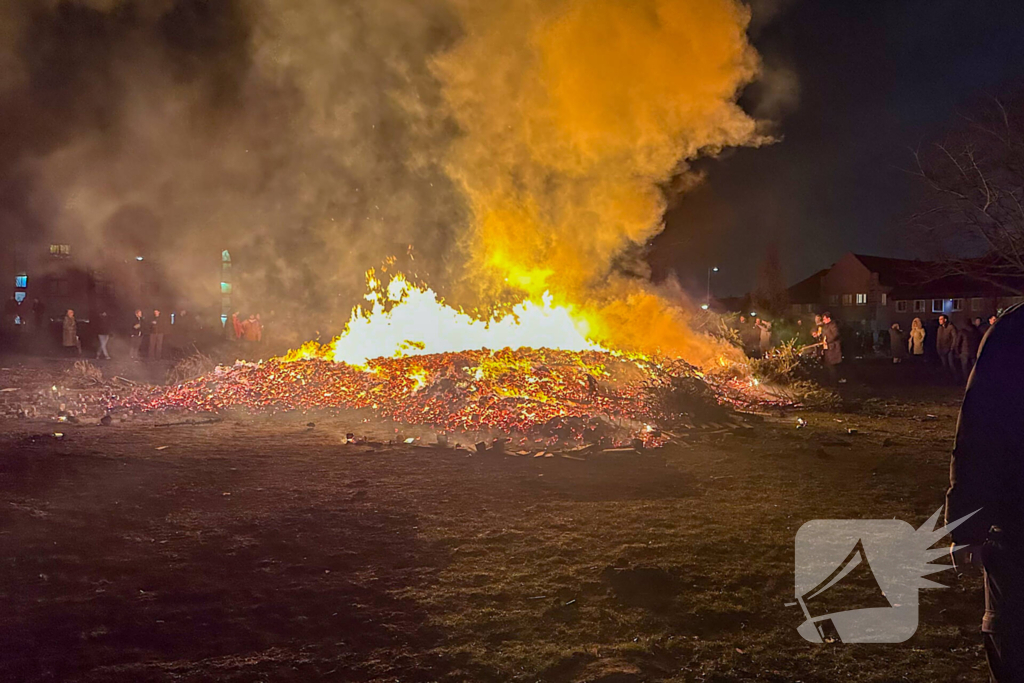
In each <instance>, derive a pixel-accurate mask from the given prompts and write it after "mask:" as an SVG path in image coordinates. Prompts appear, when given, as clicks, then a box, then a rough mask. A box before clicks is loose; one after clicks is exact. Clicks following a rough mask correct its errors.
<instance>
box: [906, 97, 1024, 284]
mask: <svg viewBox="0 0 1024 683" xmlns="http://www.w3.org/2000/svg"><path fill="white" fill-rule="evenodd" d="M913 158H914V165H913V166H912V167H911V168H910V169H908V172H909V173H910V174H911V175H913V176H915V177H917V178H919V179H920V180H921V182H922V185H923V187H924V189H925V191H926V194H925V201H924V206H923V207H922V210H920V211H919V212H917V213H915V214H914V215H913V216H912V217H911V224H912V226H913V228H914V230H913V232H912V234H913V236H914V238H915V239H921V240H924V244H926V245H928V246H929V247H930V248H932V249H933V250H934V251H935V252H936V253H935V254H934V255H935V256H936V257H937V259H938V262H939V263H940V267H941V273H936V275H939V274H960V275H966V276H969V277H972V278H974V279H977V280H981V281H984V282H988V283H991V284H994V285H997V286H999V287H1002V288H1005V289H1008V290H1012V291H1013V292H1015V293H1017V294H1024V98H1017V99H1016V100H1014V101H1013V102H1012V103H1010V102H1003V101H1000V100H992V101H991V102H990V103H988V104H987V105H986V106H984V107H981V108H979V110H978V111H977V114H976V115H973V116H970V117H963V120H962V124H961V125H960V127H959V128H957V129H956V130H954V131H951V132H950V133H948V134H947V135H946V136H945V137H944V138H943V139H941V140H939V141H937V142H933V143H930V144H928V145H925V146H923V147H922V148H919V149H917V150H914V151H913Z"/></svg>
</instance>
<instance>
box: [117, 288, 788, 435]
mask: <svg viewBox="0 0 1024 683" xmlns="http://www.w3.org/2000/svg"><path fill="white" fill-rule="evenodd" d="M368 284H369V293H368V294H367V295H366V300H367V305H366V306H359V307H356V309H355V310H353V312H352V316H351V319H350V320H349V323H348V324H347V325H346V327H345V329H344V331H343V332H342V334H341V335H339V336H338V337H337V338H336V339H334V340H333V341H332V342H331V343H330V344H326V345H322V346H321V345H319V344H316V343H314V342H311V343H308V344H306V345H304V346H303V347H301V348H300V349H297V350H294V351H291V352H289V353H288V354H286V355H285V356H283V357H280V358H272V359H270V360H268V361H260V362H258V363H251V362H243V361H239V362H237V363H236V364H235V365H234V366H231V367H221V368H218V369H217V370H216V371H215V372H214V373H211V374H208V375H205V376H203V377H200V378H198V379H195V380H192V381H189V382H184V383H182V384H179V385H177V386H173V387H160V388H150V389H142V390H140V391H138V392H136V393H135V394H134V395H133V396H131V397H130V398H129V399H128V400H126V401H122V402H121V403H120V404H119V405H118V406H116V407H117V408H122V409H129V410H138V411H143V412H148V411H153V410H164V409H185V410H189V411H194V412H220V411H222V410H225V409H231V408H242V409H245V410H248V411H252V412H267V411H269V412H277V411H310V410H318V411H319V410H328V411H333V410H368V411H370V412H371V413H372V414H373V415H374V416H375V417H377V418H378V419H381V420H391V421H394V422H396V423H401V424H407V425H423V426H428V427H432V428H435V429H438V430H440V431H442V432H445V433H454V434H456V435H460V434H461V435H463V437H462V438H469V439H476V438H481V437H483V436H487V437H494V436H495V435H501V436H504V437H508V438H511V439H512V441H513V445H518V446H519V447H523V448H527V449H533V448H544V449H548V448H553V447H556V446H559V447H566V446H570V447H571V446H577V445H581V444H596V445H602V444H603V445H608V446H620V445H623V444H636V445H639V444H642V445H644V446H653V445H659V444H661V443H663V442H664V440H665V439H666V438H667V434H669V433H671V431H672V430H678V429H680V428H681V425H689V426H690V427H692V426H693V425H694V423H695V422H698V423H700V422H704V423H706V422H713V421H714V420H715V419H722V416H724V415H725V413H726V411H725V410H724V408H723V406H725V407H728V406H745V405H750V404H751V403H753V402H763V401H765V400H766V396H764V395H758V396H755V393H756V391H755V390H754V389H753V387H752V386H751V385H750V384H749V383H748V382H746V381H744V380H741V379H740V378H739V376H738V375H737V374H736V373H735V372H730V371H729V369H730V366H731V363H729V362H727V361H726V360H725V358H724V357H722V358H720V359H719V362H718V363H716V364H715V365H716V367H715V368H714V369H715V371H716V373H717V374H714V375H710V376H709V375H707V374H705V372H703V371H701V370H700V369H699V368H697V367H695V366H693V365H691V364H689V363H687V362H685V361H683V360H681V359H678V358H671V357H666V356H652V355H646V354H642V353H636V352H631V353H627V352H623V351H613V350H607V349H604V348H602V347H601V346H600V345H599V344H598V343H597V342H596V341H595V340H593V339H590V338H588V322H587V320H586V319H585V318H584V317H583V316H582V315H580V314H579V313H578V312H577V311H576V310H575V309H574V308H573V307H571V306H568V305H555V304H554V303H553V301H552V298H551V297H550V296H549V295H546V296H544V297H543V298H542V300H541V301H539V302H535V301H529V300H527V301H524V302H522V303H520V304H518V305H516V306H514V307H513V308H512V310H511V311H510V312H509V313H508V314H506V315H503V316H498V317H492V318H491V319H480V318H478V317H474V316H472V315H470V314H469V313H466V312H465V311H462V310H457V309H455V308H453V307H451V306H448V305H446V304H445V303H444V302H443V301H441V300H440V299H439V298H438V297H437V296H436V295H435V294H434V292H433V291H431V290H430V289H429V288H426V287H422V286H416V285H414V284H412V283H411V282H409V280H408V279H406V278H405V277H403V276H401V275H394V276H393V277H392V278H391V280H390V282H389V284H388V285H387V286H382V284H381V282H380V280H378V279H377V278H376V276H375V275H374V273H373V272H372V271H371V272H370V273H369V274H368ZM691 334H692V333H691ZM768 400H770V399H768ZM709 416H712V417H709Z"/></svg>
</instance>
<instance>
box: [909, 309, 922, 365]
mask: <svg viewBox="0 0 1024 683" xmlns="http://www.w3.org/2000/svg"><path fill="white" fill-rule="evenodd" d="M925 335H926V332H925V331H924V325H922V324H921V319H920V318H914V321H913V322H912V323H910V334H909V335H908V338H907V350H908V351H910V355H911V356H913V357H914V359H915V360H921V359H923V358H924V338H925Z"/></svg>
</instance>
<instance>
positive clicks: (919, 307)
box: [789, 252, 1024, 332]
mask: <svg viewBox="0 0 1024 683" xmlns="http://www.w3.org/2000/svg"><path fill="white" fill-rule="evenodd" d="M789 295H790V307H791V315H792V316H793V317H798V316H800V315H807V314H808V313H811V312H818V313H820V312H823V311H826V310H827V311H829V312H830V313H832V315H833V317H835V318H836V319H837V320H841V321H842V322H843V323H844V324H846V325H849V326H852V327H855V328H860V329H863V330H865V331H867V330H870V331H873V332H878V331H880V330H884V329H887V328H888V327H889V326H891V325H892V324H893V323H899V324H900V325H901V326H902V327H903V328H904V329H906V328H909V326H910V323H911V322H912V321H913V319H914V318H921V320H922V321H926V320H928V319H931V318H937V317H938V316H939V315H947V316H949V318H950V320H952V321H953V322H954V323H955V324H957V325H962V324H966V323H967V322H968V321H969V320H973V319H974V318H982V319H987V318H988V317H989V316H991V315H996V314H998V313H999V312H1000V311H1002V310H1004V309H1006V308H1008V307H1009V306H1011V305H1013V304H1015V303H1019V302H1021V301H1024V297H1022V296H1020V295H1019V294H1017V293H1016V292H1015V291H1014V290H1013V289H1011V288H1009V287H1005V286H1000V285H999V284H997V283H993V282H988V281H983V280H978V279H974V278H970V277H967V276H964V275H956V274H942V273H941V271H940V270H939V269H938V268H937V266H936V264H934V263H929V262H925V261H913V260H907V259H894V258H885V257H881V256H868V255H864V254H854V253H852V252H851V253H848V254H846V255H845V256H843V257H842V258H841V259H839V260H838V261H836V263H835V264H833V265H832V266H831V267H830V268H826V269H824V270H821V271H818V272H817V273H815V274H814V275H812V276H810V277H809V278H806V279H804V280H802V281H801V282H799V283H797V284H795V285H793V287H790V289H789Z"/></svg>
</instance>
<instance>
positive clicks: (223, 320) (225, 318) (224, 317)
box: [220, 313, 228, 325]
mask: <svg viewBox="0 0 1024 683" xmlns="http://www.w3.org/2000/svg"><path fill="white" fill-rule="evenodd" d="M227 322H228V314H227V313H221V314H220V324H221V325H226V324H227Z"/></svg>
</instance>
